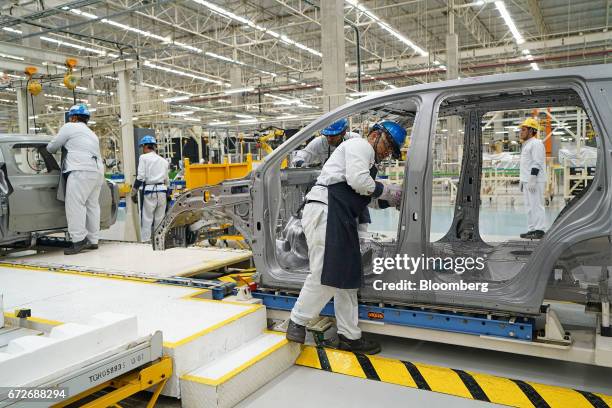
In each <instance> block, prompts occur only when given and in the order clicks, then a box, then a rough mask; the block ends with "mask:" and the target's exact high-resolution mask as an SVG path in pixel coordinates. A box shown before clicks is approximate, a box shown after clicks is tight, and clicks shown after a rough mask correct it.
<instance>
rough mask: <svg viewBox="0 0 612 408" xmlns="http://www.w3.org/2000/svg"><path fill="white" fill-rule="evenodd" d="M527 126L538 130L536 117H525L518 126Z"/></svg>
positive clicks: (538, 125) (538, 124)
mask: <svg viewBox="0 0 612 408" xmlns="http://www.w3.org/2000/svg"><path fill="white" fill-rule="evenodd" d="M523 126H524V127H528V128H531V129H535V130H540V123H539V122H538V120H537V119H536V118H527V119H525V120H524V121H523V123H521V126H520V127H523Z"/></svg>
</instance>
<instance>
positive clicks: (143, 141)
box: [138, 135, 157, 146]
mask: <svg viewBox="0 0 612 408" xmlns="http://www.w3.org/2000/svg"><path fill="white" fill-rule="evenodd" d="M148 144H153V145H156V144H157V140H155V138H154V137H153V136H151V135H146V136H143V137H142V139H140V142H139V143H138V146H143V145H148Z"/></svg>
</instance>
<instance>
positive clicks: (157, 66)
mask: <svg viewBox="0 0 612 408" xmlns="http://www.w3.org/2000/svg"><path fill="white" fill-rule="evenodd" d="M144 65H145V66H146V67H149V68H154V69H158V70H160V71H166V72H171V73H173V74H176V75H180V76H184V77H188V78H193V79H199V80H201V81H205V82H211V83H213V84H217V85H222V84H223V82H222V81H218V80H216V79H211V78H206V77H203V76H199V75H194V74H191V73H189V72H185V71H179V70H178V69H174V68H169V67H165V66H163V65H157V64H153V63H152V62H150V61H145V63H144Z"/></svg>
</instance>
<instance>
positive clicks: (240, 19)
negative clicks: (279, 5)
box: [192, 0, 323, 57]
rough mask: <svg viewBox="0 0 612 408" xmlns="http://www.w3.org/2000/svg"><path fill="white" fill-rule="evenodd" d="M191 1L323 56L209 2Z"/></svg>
mask: <svg viewBox="0 0 612 408" xmlns="http://www.w3.org/2000/svg"><path fill="white" fill-rule="evenodd" d="M192 1H194V2H195V3H198V4H200V5H202V6H204V7H206V8H208V9H210V10H212V11H214V12H215V13H217V14H219V15H221V16H223V17H225V18H228V19H230V20H235V21H238V22H239V23H242V24H244V25H246V26H249V27H251V28H254V29H255V30H258V31H261V32H262V33H266V34H268V35H271V36H272V37H274V38H277V39H280V41H282V42H283V43H285V44H289V45H292V46H294V47H296V48H299V49H301V50H304V51H306V52H309V53H310V54H313V55H317V56H319V57H321V56H322V55H323V54H321V53H320V52H319V51H317V50H313V49H312V48H309V47H307V46H306V45H304V44H301V43H299V42H297V41H294V40H292V39H290V38H289V37H287V36H285V35H280V34H279V33H277V32H275V31H272V30H268V29H267V28H265V27H262V26H260V25H259V24H257V23H255V22H253V21H251V20H249V19H248V18H246V17H243V16H239V15H237V14H234V13H232V12H231V11H229V10H226V9H224V8H222V7H220V6H218V5H216V4H214V3H211V2H209V1H205V0H192Z"/></svg>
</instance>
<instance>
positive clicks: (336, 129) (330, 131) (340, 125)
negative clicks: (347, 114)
mask: <svg viewBox="0 0 612 408" xmlns="http://www.w3.org/2000/svg"><path fill="white" fill-rule="evenodd" d="M347 128H348V120H346V119H344V118H343V119H340V120H337V121H335V122H334V123H332V124H331V125H329V126H328V127H326V128H325V129H323V130H322V131H321V134H322V135H324V136H337V135H339V134H340V133H342V132H344V131H345V130H346V129H347Z"/></svg>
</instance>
